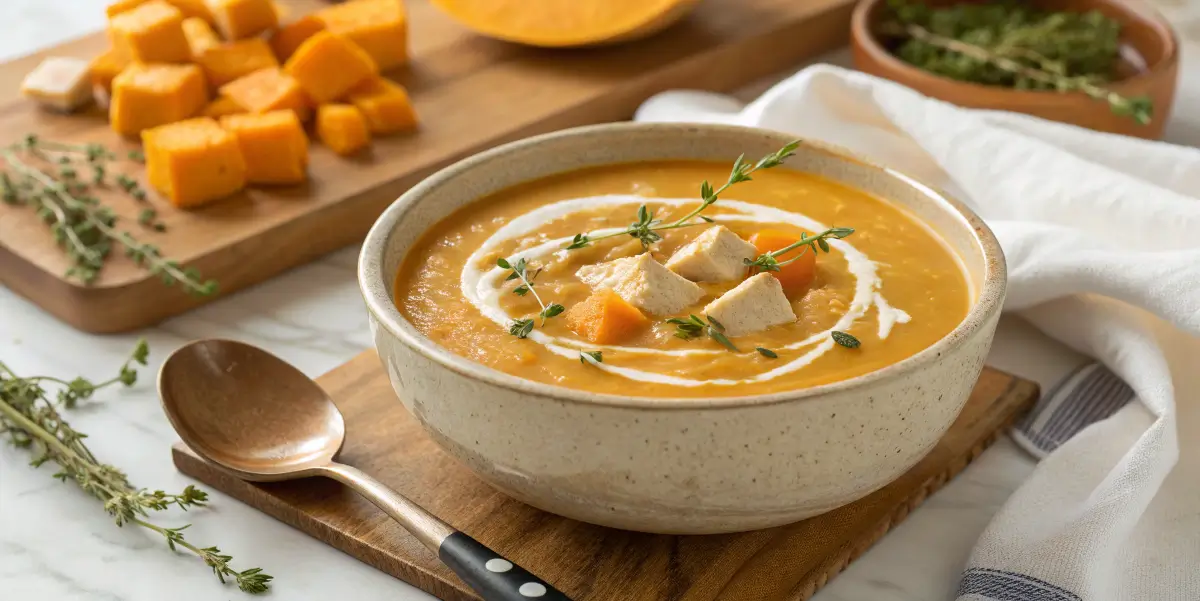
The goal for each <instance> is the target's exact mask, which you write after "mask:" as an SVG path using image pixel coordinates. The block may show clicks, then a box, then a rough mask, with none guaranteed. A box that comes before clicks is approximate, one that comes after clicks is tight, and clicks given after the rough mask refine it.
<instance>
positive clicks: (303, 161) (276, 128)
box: [221, 111, 308, 184]
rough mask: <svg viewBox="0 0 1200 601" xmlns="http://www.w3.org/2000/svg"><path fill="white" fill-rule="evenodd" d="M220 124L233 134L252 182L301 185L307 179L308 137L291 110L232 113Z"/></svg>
mask: <svg viewBox="0 0 1200 601" xmlns="http://www.w3.org/2000/svg"><path fill="white" fill-rule="evenodd" d="M221 127H224V128H225V129H226V130H228V131H230V132H232V133H233V135H234V137H236V138H237V141H238V146H239V147H240V148H241V149H242V157H243V158H244V159H245V160H246V181H248V182H250V183H252V184H298V183H300V182H303V181H304V180H305V179H307V178H308V173H307V169H308V136H306V135H304V126H302V125H300V120H299V119H297V118H296V113H293V112H292V111H271V112H269V113H261V114H253V113H246V114H243V115H229V116H227V117H222V118H221Z"/></svg>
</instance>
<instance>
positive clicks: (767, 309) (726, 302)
mask: <svg viewBox="0 0 1200 601" xmlns="http://www.w3.org/2000/svg"><path fill="white" fill-rule="evenodd" d="M704 314H705V315H707V316H708V317H710V318H712V319H715V320H716V321H717V322H718V323H720V324H721V325H722V326H724V327H725V335H726V336H730V337H733V336H745V335H747V334H753V333H755V332H761V331H763V330H765V329H767V328H769V327H771V326H777V325H782V324H785V323H791V322H793V321H796V314H795V313H794V312H793V311H792V304H791V303H789V302H788V299H787V296H785V295H784V294H783V286H781V285H780V284H779V280H777V279H775V278H773V277H771V276H770V275H767V274H766V273H760V274H758V275H756V276H752V277H750V278H747V279H746V281H744V282H742V283H741V284H738V285H737V287H735V288H734V289H733V290H730V291H729V292H726V293H725V294H722V295H721V297H720V298H718V299H717V300H714V301H713V302H711V303H708V305H706V306H705V307H704Z"/></svg>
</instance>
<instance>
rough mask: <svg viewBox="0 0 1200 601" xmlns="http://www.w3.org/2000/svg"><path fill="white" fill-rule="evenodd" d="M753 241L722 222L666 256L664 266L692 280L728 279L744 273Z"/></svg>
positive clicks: (711, 280)
mask: <svg viewBox="0 0 1200 601" xmlns="http://www.w3.org/2000/svg"><path fill="white" fill-rule="evenodd" d="M754 255H755V253H754V245H753V244H750V243H749V242H746V241H745V240H742V238H741V237H740V236H738V235H737V234H735V233H733V232H731V231H729V228H727V227H725V226H723V225H716V226H713V227H710V228H708V229H707V230H704V231H703V232H701V233H700V235H698V236H696V237H695V238H693V239H692V241H691V242H688V243H687V244H685V245H683V246H682V247H680V248H679V250H677V251H675V254H673V255H671V258H670V259H668V260H667V264H666V265H667V269H670V270H671V271H674V272H675V273H678V274H679V275H681V276H683V277H685V278H687V279H689V280H691V281H693V282H728V281H731V280H740V279H742V278H743V277H745V275H746V264H745V262H744V261H745V259H749V258H753V257H754Z"/></svg>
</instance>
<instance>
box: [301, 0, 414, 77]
mask: <svg viewBox="0 0 1200 601" xmlns="http://www.w3.org/2000/svg"><path fill="white" fill-rule="evenodd" d="M316 16H317V18H318V19H320V20H321V21H322V22H323V23H324V24H325V29H327V30H328V31H329V32H330V33H334V34H337V35H342V36H346V37H347V38H350V41H352V42H354V43H355V44H358V45H359V46H360V47H361V48H362V49H363V50H366V51H367V54H370V55H371V58H372V59H374V60H375V64H377V65H379V68H380V69H381V70H385V71H386V70H388V69H393V68H396V67H399V66H401V65H403V64H404V63H407V62H408V21H407V19H406V17H405V14H404V5H403V4H401V3H400V0H353V1H351V2H343V3H341V4H335V5H333V6H330V7H327V8H323V9H321V10H319V11H317V13H316Z"/></svg>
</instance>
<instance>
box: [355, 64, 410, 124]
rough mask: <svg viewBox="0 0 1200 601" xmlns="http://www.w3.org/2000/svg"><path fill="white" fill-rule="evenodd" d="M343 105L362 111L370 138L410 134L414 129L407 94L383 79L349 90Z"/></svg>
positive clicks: (402, 88) (398, 85)
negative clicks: (345, 102)
mask: <svg viewBox="0 0 1200 601" xmlns="http://www.w3.org/2000/svg"><path fill="white" fill-rule="evenodd" d="M346 101H347V102H349V103H350V104H353V105H354V106H355V107H357V108H358V110H360V111H362V114H363V116H364V117H365V118H366V120H367V127H369V128H370V130H371V133H373V134H390V133H395V132H400V131H410V130H412V129H415V128H416V127H417V114H416V112H415V111H413V106H412V101H410V100H409V98H408V92H406V91H405V90H404V87H403V86H401V85H400V84H397V83H394V82H392V81H390V80H388V79H385V78H383V77H374V78H371V79H369V80H367V81H365V82H363V83H361V84H359V85H357V86H355V87H354V89H352V90H350V93H349V94H347V95H346Z"/></svg>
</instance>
